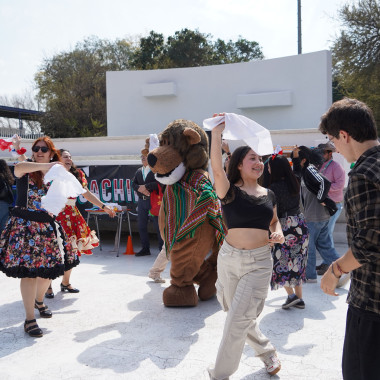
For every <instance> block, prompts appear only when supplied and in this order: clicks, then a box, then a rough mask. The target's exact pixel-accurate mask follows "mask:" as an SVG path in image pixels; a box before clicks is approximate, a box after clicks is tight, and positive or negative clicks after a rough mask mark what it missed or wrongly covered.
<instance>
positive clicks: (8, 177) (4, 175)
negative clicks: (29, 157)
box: [0, 160, 15, 186]
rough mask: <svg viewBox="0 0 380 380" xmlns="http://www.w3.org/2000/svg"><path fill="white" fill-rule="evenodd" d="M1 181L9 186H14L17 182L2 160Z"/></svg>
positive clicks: (0, 161) (0, 168)
mask: <svg viewBox="0 0 380 380" xmlns="http://www.w3.org/2000/svg"><path fill="white" fill-rule="evenodd" d="M0 179H2V180H3V181H5V182H7V183H8V185H9V186H12V185H13V182H14V181H15V179H14V177H13V175H12V172H11V170H10V169H9V166H8V165H7V163H6V161H5V160H0Z"/></svg>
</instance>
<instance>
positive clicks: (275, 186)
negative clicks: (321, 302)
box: [268, 155, 309, 309]
mask: <svg viewBox="0 0 380 380" xmlns="http://www.w3.org/2000/svg"><path fill="white" fill-rule="evenodd" d="M268 162H269V164H268V168H269V172H270V185H269V188H270V189H271V190H273V192H274V193H275V195H276V199H277V211H278V217H279V218H280V222H281V226H282V230H283V232H284V236H285V243H284V244H275V245H274V247H273V250H272V256H273V274H272V280H271V288H272V290H275V289H278V288H279V287H284V289H285V290H286V292H287V294H288V298H287V299H286V301H285V303H284V304H283V305H282V308H283V309H288V308H289V307H291V306H294V307H296V308H298V309H304V308H305V303H304V301H303V299H302V282H304V281H305V280H306V264H307V249H308V244H309V232H308V229H307V225H306V220H305V217H304V215H303V214H302V213H301V211H300V208H299V204H300V183H299V181H298V179H297V177H296V176H295V174H294V173H293V170H292V168H291V166H290V163H289V161H288V159H287V158H286V157H285V156H282V155H277V156H276V157H273V158H270V159H269V161H268Z"/></svg>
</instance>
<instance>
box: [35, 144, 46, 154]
mask: <svg viewBox="0 0 380 380" xmlns="http://www.w3.org/2000/svg"><path fill="white" fill-rule="evenodd" d="M40 149H41V152H42V153H46V152H48V151H49V148H48V147H46V146H34V147H33V148H32V151H33V152H34V153H37V152H39V151H40Z"/></svg>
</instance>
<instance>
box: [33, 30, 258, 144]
mask: <svg viewBox="0 0 380 380" xmlns="http://www.w3.org/2000/svg"><path fill="white" fill-rule="evenodd" d="M263 57H264V56H263V53H262V51H261V48H260V46H259V44H258V43H257V42H255V41H247V40H245V39H243V38H239V39H238V40H237V41H236V42H232V41H231V40H230V41H228V42H224V41H223V40H220V39H218V40H216V41H215V42H214V41H213V40H212V36H211V35H209V34H203V33H200V32H199V31H198V30H195V31H192V30H189V29H183V30H181V31H178V32H175V33H174V35H173V36H170V37H168V38H167V39H165V38H164V36H163V35H162V34H159V33H156V32H154V31H151V32H150V33H149V35H148V36H146V37H141V38H140V39H139V40H138V41H137V42H132V41H127V40H116V41H115V42H111V41H108V40H100V39H98V38H96V37H91V38H88V39H86V40H84V41H83V42H81V43H78V44H77V45H76V46H75V48H74V49H73V50H72V51H68V52H62V53H59V54H57V55H55V56H53V57H51V58H46V59H45V60H44V61H43V63H42V65H41V68H40V71H39V72H38V73H37V74H36V75H35V82H36V85H37V89H38V98H39V101H40V103H41V104H42V105H43V106H44V108H45V117H44V118H43V119H42V120H41V124H42V130H43V132H44V133H46V134H49V135H50V136H52V137H85V136H102V135H106V134H107V120H106V72H107V71H118V70H152V69H165V68H175V67H197V66H206V65H216V64H222V63H235V62H246V61H251V60H255V59H263Z"/></svg>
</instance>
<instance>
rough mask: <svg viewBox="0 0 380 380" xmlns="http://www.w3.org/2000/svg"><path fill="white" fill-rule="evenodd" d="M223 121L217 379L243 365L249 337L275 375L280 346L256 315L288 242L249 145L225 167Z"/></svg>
mask: <svg viewBox="0 0 380 380" xmlns="http://www.w3.org/2000/svg"><path fill="white" fill-rule="evenodd" d="M223 130H224V123H222V124H219V125H218V126H217V127H215V128H214V129H213V130H212V132H211V136H212V140H211V166H212V171H213V175H214V180H215V190H216V193H217V195H218V197H219V198H220V199H221V202H222V207H223V214H224V217H225V219H226V222H227V226H228V234H227V236H226V239H225V241H224V243H223V246H222V248H221V249H220V251H219V256H218V280H217V282H216V287H217V297H218V300H219V302H220V304H221V306H222V308H223V309H224V310H225V311H227V319H226V323H225V326H224V331H223V338H222V341H221V344H220V347H219V351H218V356H217V358H216V362H215V365H214V367H213V368H209V369H208V371H209V374H210V376H211V378H212V379H219V380H221V379H225V378H228V377H229V376H231V375H232V374H233V373H234V372H235V371H236V370H237V368H238V366H239V362H240V358H241V355H242V352H243V348H244V344H245V342H247V343H248V344H250V345H251V346H252V348H253V349H254V350H255V352H256V355H257V356H258V357H259V358H260V359H261V360H262V361H263V362H264V363H265V367H266V370H267V372H268V373H269V374H270V375H274V374H275V373H277V372H278V371H279V370H280V368H281V364H280V361H279V360H278V358H277V355H276V349H275V348H274V347H273V346H272V344H271V343H270V342H269V340H268V338H266V337H265V336H264V335H263V334H262V333H261V331H260V329H259V326H258V324H257V321H256V320H257V317H258V316H259V315H260V313H261V311H262V310H263V307H264V303H265V299H266V297H267V294H268V288H269V283H270V278H271V275H272V267H273V266H272V256H271V247H270V244H273V243H283V242H284V236H283V233H282V230H281V225H280V223H279V221H278V218H277V211H276V200H275V196H274V194H273V192H272V191H271V190H267V189H265V188H263V187H261V186H260V185H259V184H258V182H257V180H258V179H259V177H260V176H261V175H262V173H263V169H264V164H263V162H262V159H261V157H260V156H258V155H257V154H256V153H255V152H254V151H253V150H252V149H251V148H250V147H247V146H243V147H240V148H238V149H236V150H235V151H234V152H233V154H232V156H231V159H230V161H229V167H228V175H226V173H225V172H224V170H223V166H222V153H221V149H220V147H221V138H222V137H221V136H222V132H223Z"/></svg>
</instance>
